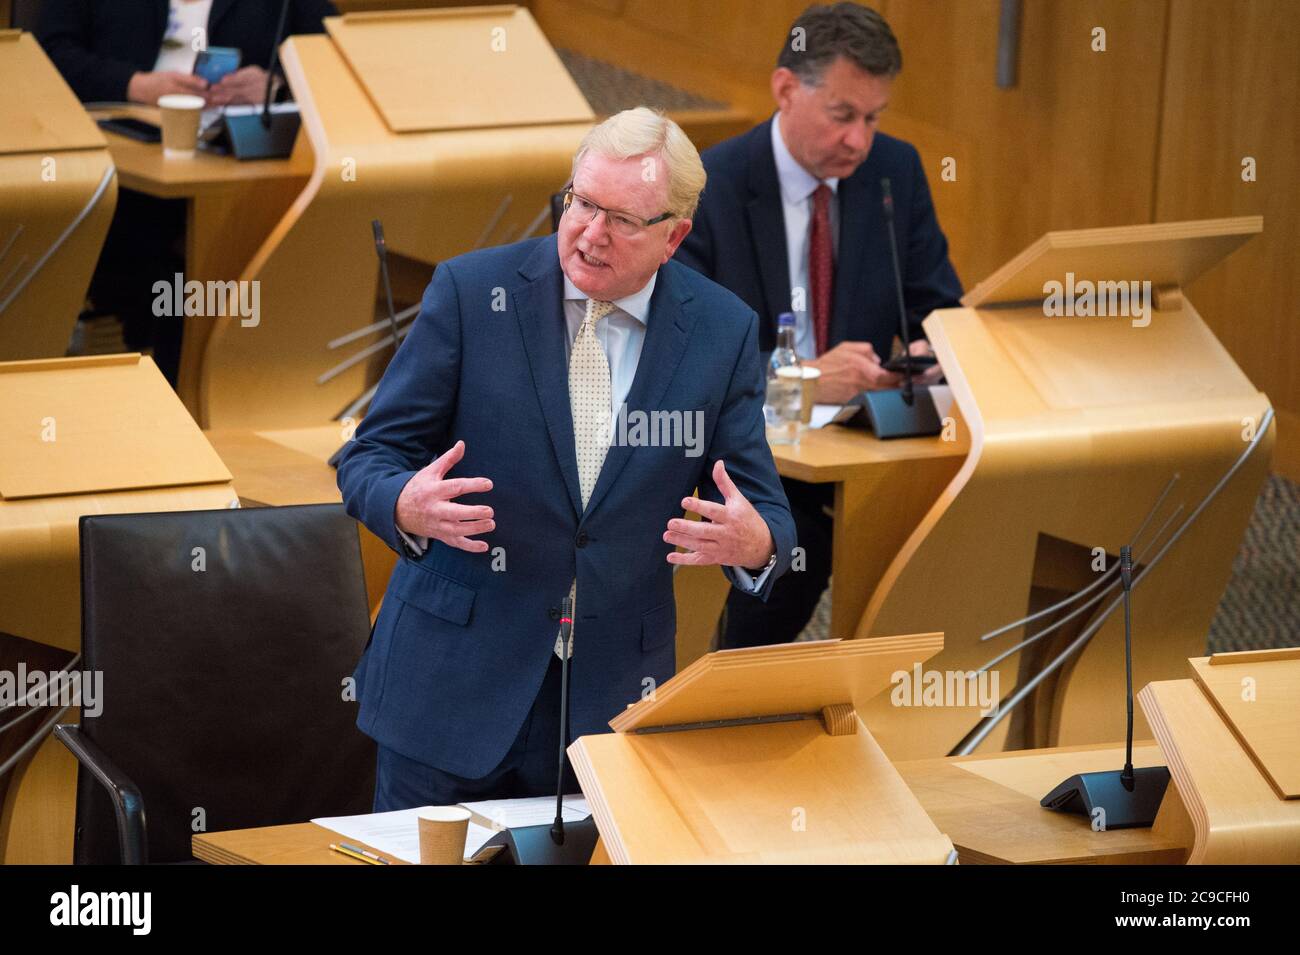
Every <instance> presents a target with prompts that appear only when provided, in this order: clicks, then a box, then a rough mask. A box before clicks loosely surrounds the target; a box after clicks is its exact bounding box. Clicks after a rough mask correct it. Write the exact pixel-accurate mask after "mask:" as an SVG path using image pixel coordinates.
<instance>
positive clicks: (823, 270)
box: [808, 182, 835, 355]
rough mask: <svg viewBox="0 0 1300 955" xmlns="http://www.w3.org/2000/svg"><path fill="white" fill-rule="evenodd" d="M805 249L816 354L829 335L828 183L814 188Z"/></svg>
mask: <svg viewBox="0 0 1300 955" xmlns="http://www.w3.org/2000/svg"><path fill="white" fill-rule="evenodd" d="M810 238H811V242H810V247H809V250H808V281H809V284H810V285H811V286H812V288H811V289H810V291H811V293H812V318H813V330H814V331H815V333H816V335H817V354H819V355H821V354H823V353H824V352H825V351H826V346H827V344H828V343H829V342H830V337H831V287H832V284H833V283H834V280H835V258H834V255H833V253H832V249H831V187H830V186H828V185H826V183H824V182H823V183H822V184H821V185H819V186H818V187H817V188H816V189H815V190H814V191H813V217H812V234H811V236H810Z"/></svg>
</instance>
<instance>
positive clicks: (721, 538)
mask: <svg viewBox="0 0 1300 955" xmlns="http://www.w3.org/2000/svg"><path fill="white" fill-rule="evenodd" d="M713 483H714V484H716V485H717V486H718V490H719V491H720V492H721V493H722V503H721V504H714V503H713V502H712V501H704V500H701V499H700V498H698V497H688V498H684V499H683V500H682V507H684V508H685V509H686V510H688V511H692V512H693V513H696V514H698V515H700V518H701V520H698V521H691V520H686V519H685V518H680V517H675V518H673V519H672V520H670V521H669V522H668V530H667V531H666V532H665V533H664V541H665V542H667V543H669V544H673V545H676V546H677V547H685V548H686V551H687V552H686V553H684V554H683V553H680V552H678V551H672V552H670V553H669V554H668V563H670V564H696V565H698V564H722V565H723V566H726V567H744V568H746V569H755V568H761V567H762V566H763V565H765V564H766V563H767V562H768V560H769V559H770V558H771V556H772V553H773V552H774V550H775V549H776V544H775V543H774V542H773V540H772V532H771V531H770V530H768V527H767V522H766V521H765V520H763V518H762V516H761V515H760V514H759V513H758V511H756V510H754V505H752V504H750V503H749V501H748V500H746V499H745V495H743V494H741V493H740V491H739V490H738V489H737V488H736V485H735V484H733V483H732V482H731V478H730V477H729V476H728V475H727V467H726V465H725V464H723V462H722V461H718V462H717V463H716V464H714V465H713Z"/></svg>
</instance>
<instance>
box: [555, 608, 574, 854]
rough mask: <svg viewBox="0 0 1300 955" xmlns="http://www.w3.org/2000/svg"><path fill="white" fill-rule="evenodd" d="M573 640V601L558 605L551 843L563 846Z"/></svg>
mask: <svg viewBox="0 0 1300 955" xmlns="http://www.w3.org/2000/svg"><path fill="white" fill-rule="evenodd" d="M572 640H573V601H572V600H571V599H570V598H569V597H565V598H564V602H563V603H562V604H561V605H560V755H559V760H558V765H557V766H556V769H555V824H554V825H552V826H551V841H553V842H554V843H555V844H556V845H557V846H562V845H564V751H565V749H566V748H567V746H566V744H567V743H568V739H569V652H570V649H571V647H572Z"/></svg>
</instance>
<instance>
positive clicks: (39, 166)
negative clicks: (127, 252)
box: [0, 30, 117, 361]
mask: <svg viewBox="0 0 1300 955" xmlns="http://www.w3.org/2000/svg"><path fill="white" fill-rule="evenodd" d="M0 88H3V89H4V90H5V108H4V115H3V118H0V209H2V210H3V214H2V215H0V361H17V360H22V359H31V358H59V357H62V356H63V354H64V353H65V351H66V350H67V347H68V341H69V339H70V338H71V336H72V330H73V327H74V326H75V325H76V322H77V315H78V314H79V313H80V312H81V309H82V306H83V304H84V303H85V299H86V289H87V288H88V287H89V285H90V276H91V273H92V272H93V271H94V269H95V263H96V262H97V261H98V260H99V252H100V249H101V248H102V247H103V245H104V236H105V235H107V234H108V225H109V223H110V222H111V221H112V219H113V209H114V208H115V207H116V205H117V177H116V175H115V171H114V168H113V162H112V159H111V158H110V157H109V154H108V143H107V141H106V140H105V139H104V136H103V134H102V133H101V132H100V131H99V129H98V128H97V127H96V126H95V124H94V122H92V121H91V119H90V117H89V116H87V115H86V111H85V110H84V109H82V107H81V104H80V103H79V102H77V97H76V96H75V95H73V92H72V90H71V89H69V88H68V85H67V84H66V83H65V82H64V81H63V78H62V77H61V76H60V75H59V73H58V71H57V70H56V69H55V68H54V64H52V63H51V62H50V61H49V58H48V57H46V55H45V52H44V51H43V50H42V49H41V48H40V45H39V44H38V43H37V42H36V40H35V39H34V38H33V37H32V36H31V34H28V33H23V32H21V31H19V30H0Z"/></svg>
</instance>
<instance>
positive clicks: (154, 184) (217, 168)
mask: <svg viewBox="0 0 1300 955" xmlns="http://www.w3.org/2000/svg"><path fill="white" fill-rule="evenodd" d="M91 116H92V118H94V119H96V120H99V119H104V118H107V117H110V116H134V117H135V118H137V119H142V120H145V121H146V122H152V123H157V122H158V110H157V109H156V108H152V107H146V106H132V107H119V108H114V109H105V110H92V111H91ZM104 135H105V137H106V138H107V139H108V148H109V152H110V153H111V154H112V157H113V162H114V164H115V165H116V166H117V174H118V181H119V183H120V184H121V185H122V186H125V187H126V188H128V189H134V190H136V191H137V192H143V193H145V194H147V195H150V196H156V197H158V198H161V199H185V200H186V201H187V210H186V212H187V215H186V223H187V225H186V232H185V278H186V280H187V281H188V280H190V279H197V280H198V281H201V282H205V281H208V280H214V281H236V280H238V279H239V278H240V276H241V275H242V274H243V273H244V270H245V268H246V267H247V266H248V264H249V262H250V261H251V259H252V258H253V255H254V254H255V253H256V252H257V250H258V248H260V247H261V245H262V243H263V242H264V241H265V240H266V238H267V236H269V235H270V234H271V230H272V229H274V228H275V226H276V224H277V223H279V221H280V219H281V218H283V216H284V213H285V212H286V211H288V209H289V206H290V205H291V204H292V203H293V200H294V199H296V198H297V197H298V195H299V194H300V193H301V192H302V190H303V188H304V187H305V186H306V185H307V180H308V178H309V177H310V176H311V171H312V159H311V150H310V148H309V147H308V146H307V144H306V139H305V138H303V137H300V138H299V141H298V145H297V147H296V148H295V151H294V154H293V155H292V156H291V157H290V158H288V159H260V160H251V161H248V162H240V161H239V160H237V159H235V158H233V157H230V156H216V155H212V154H210V153H203V152H200V153H197V154H196V155H195V156H194V158H193V159H164V158H163V154H162V146H161V145H160V144H158V143H142V142H139V141H138V140H134V139H129V138H127V137H126V136H119V135H117V134H116V133H110V132H105V134H104ZM211 331H212V320H211V319H210V318H209V319H196V318H189V319H187V320H186V323H185V336H184V339H183V341H182V345H181V348H182V351H181V365H180V380H179V382H178V385H177V393H178V394H179V395H180V397H181V401H182V402H184V404H185V407H186V408H188V409H189V411H190V414H191V415H193V416H194V418H195V420H196V421H197V420H198V407H199V405H198V371H199V364H200V361H201V358H202V355H203V348H204V346H205V345H206V343H207V340H208V336H209V335H210V334H211Z"/></svg>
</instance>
